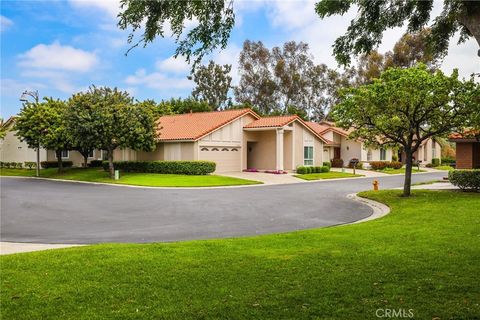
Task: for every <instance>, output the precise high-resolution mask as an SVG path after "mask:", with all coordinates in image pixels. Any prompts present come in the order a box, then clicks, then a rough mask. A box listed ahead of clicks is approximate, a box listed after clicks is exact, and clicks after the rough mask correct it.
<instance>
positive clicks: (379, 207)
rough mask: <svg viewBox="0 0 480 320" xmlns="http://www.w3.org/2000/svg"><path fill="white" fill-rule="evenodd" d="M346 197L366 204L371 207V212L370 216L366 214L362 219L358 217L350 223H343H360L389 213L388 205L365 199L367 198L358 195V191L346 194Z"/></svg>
mask: <svg viewBox="0 0 480 320" xmlns="http://www.w3.org/2000/svg"><path fill="white" fill-rule="evenodd" d="M347 198H348V199H351V200H355V201H358V202H361V203H363V204H366V205H367V206H369V207H370V208H372V210H373V213H372V214H371V215H370V216H368V217H366V218H364V219H360V220H357V221H354V222H351V223H346V224H345V225H349V224H357V223H362V222H366V221H370V220H375V219H379V218H382V217H384V216H386V215H387V214H389V213H390V207H389V206H387V205H385V204H383V203H381V202H377V201H374V200H370V199H367V198H362V197H359V196H358V193H351V194H348V195H347Z"/></svg>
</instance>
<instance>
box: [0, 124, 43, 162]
mask: <svg viewBox="0 0 480 320" xmlns="http://www.w3.org/2000/svg"><path fill="white" fill-rule="evenodd" d="M15 119H16V117H10V118H9V119H8V120H7V121H6V122H5V124H4V126H5V127H6V129H7V130H8V131H7V133H6V135H5V138H3V139H0V161H2V162H21V163H25V162H36V161H37V151H36V150H35V149H31V148H29V147H28V145H27V143H26V142H22V141H20V139H19V138H18V137H17V136H16V135H15V134H16V133H17V132H16V131H14V130H12V129H13V126H14V125H15ZM46 159H47V150H45V149H43V148H41V149H40V161H45V160H46Z"/></svg>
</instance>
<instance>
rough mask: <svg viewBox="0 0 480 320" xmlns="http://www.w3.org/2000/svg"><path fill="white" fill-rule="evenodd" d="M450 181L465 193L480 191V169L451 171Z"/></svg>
mask: <svg viewBox="0 0 480 320" xmlns="http://www.w3.org/2000/svg"><path fill="white" fill-rule="evenodd" d="M448 180H450V182H451V183H452V184H453V185H454V186H457V187H459V188H460V189H462V190H464V191H477V192H478V191H480V169H474V170H451V171H449V172H448Z"/></svg>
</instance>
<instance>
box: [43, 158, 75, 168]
mask: <svg viewBox="0 0 480 320" xmlns="http://www.w3.org/2000/svg"><path fill="white" fill-rule="evenodd" d="M62 165H63V167H64V168H70V167H72V166H73V162H72V161H62ZM40 166H41V167H42V168H43V169H48V168H58V161H56V160H55V161H42V162H40Z"/></svg>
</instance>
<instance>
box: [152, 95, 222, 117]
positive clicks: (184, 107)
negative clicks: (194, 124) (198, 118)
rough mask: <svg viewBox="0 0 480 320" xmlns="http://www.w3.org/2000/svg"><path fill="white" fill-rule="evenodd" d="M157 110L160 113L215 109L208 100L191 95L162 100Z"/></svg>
mask: <svg viewBox="0 0 480 320" xmlns="http://www.w3.org/2000/svg"><path fill="white" fill-rule="evenodd" d="M157 110H158V113H159V114H160V115H166V114H182V113H189V112H207V111H213V109H212V106H210V105H209V104H208V103H207V102H206V101H198V100H195V99H193V98H191V97H189V98H186V99H181V98H178V99H175V98H172V99H170V100H166V101H164V100H162V101H161V102H160V103H159V104H158V106H157Z"/></svg>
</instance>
